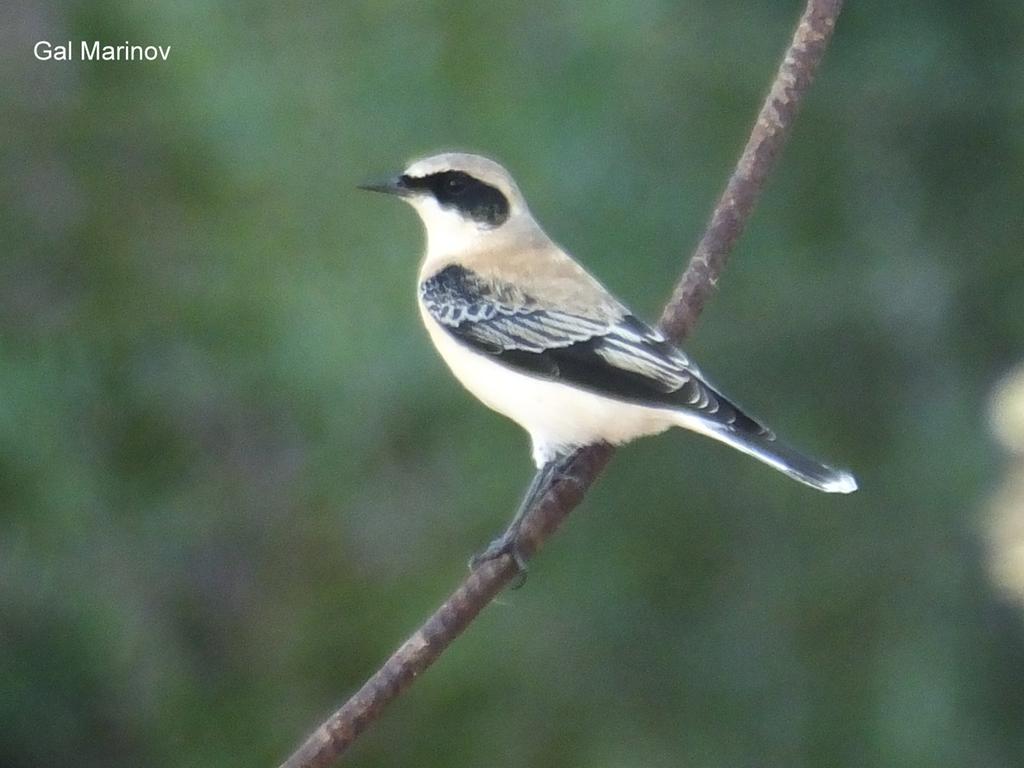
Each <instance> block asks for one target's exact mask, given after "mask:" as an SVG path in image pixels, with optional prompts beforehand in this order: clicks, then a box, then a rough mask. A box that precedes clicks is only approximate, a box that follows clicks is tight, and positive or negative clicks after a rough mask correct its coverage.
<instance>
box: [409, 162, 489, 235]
mask: <svg viewBox="0 0 1024 768" xmlns="http://www.w3.org/2000/svg"><path fill="white" fill-rule="evenodd" d="M402 185H403V186H405V187H406V188H408V189H414V190H420V191H423V192H427V193H429V194H431V195H433V196H434V198H435V199H436V200H437V202H439V203H440V204H441V205H442V206H443V207H445V208H455V209H456V210H458V211H459V212H460V213H462V214H463V215H464V216H467V217H468V218H471V219H472V220H473V221H475V222H477V223H479V224H485V225H487V226H489V227H497V226H500V225H501V224H503V223H504V222H505V220H506V219H507V218H508V211H509V204H508V198H506V197H505V195H503V194H502V193H501V190H499V189H498V188H496V187H492V186H491V185H490V184H487V183H485V182H483V181H480V179H478V178H476V177H475V176H472V175H470V174H468V173H465V172H464V171H440V172H438V173H431V174H429V175H427V176H408V175H406V176H402Z"/></svg>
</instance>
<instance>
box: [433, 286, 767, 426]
mask: <svg viewBox="0 0 1024 768" xmlns="http://www.w3.org/2000/svg"><path fill="white" fill-rule="evenodd" d="M420 298H421V300H422V301H423V304H424V306H425V307H426V309H427V311H428V313H429V314H430V316H431V317H432V318H433V319H434V320H436V321H437V322H438V323H439V324H440V325H441V326H442V327H443V328H444V329H445V330H446V331H447V332H448V333H449V334H451V335H452V336H453V337H454V338H455V339H457V340H458V341H460V342H461V343H463V344H465V345H467V346H469V347H471V348H473V349H475V350H477V351H478V352H482V353H484V354H487V355H489V356H491V357H492V358H494V359H495V360H496V361H498V362H500V363H502V364H504V365H507V366H509V367H511V368H513V369H516V370H519V371H521V372H523V373H527V374H530V375H534V376H539V377H542V378H546V379H552V380H557V381H562V382H564V383H566V384H570V385H572V386H576V387H580V388H581V389H586V390H589V391H592V392H595V393H598V394H601V395H604V396H606V397H611V398H615V399H618V400H624V401H627V402H633V403H637V404H641V405H648V406H652V407H661V408H664V407H669V408H673V409H676V410H683V411H689V412H691V413H694V414H695V415H700V416H701V417H703V418H705V419H707V420H708V421H710V422H713V423H715V424H717V425H719V426H723V427H726V428H728V429H730V430H735V431H736V432H739V433H741V434H745V435H756V436H764V437H769V438H770V436H771V433H770V431H769V430H768V429H767V428H765V427H764V426H763V425H761V424H760V423H759V422H758V421H756V420H755V419H753V418H751V417H750V416H748V415H746V414H745V413H743V411H742V410H741V409H740V408H739V407H738V406H736V405H735V404H734V403H732V402H730V401H729V400H728V399H727V398H725V397H724V396H723V395H721V394H720V393H719V392H717V391H716V390H715V389H714V388H713V387H712V386H711V385H710V384H708V383H707V382H706V381H705V380H704V378H703V377H702V375H701V374H700V372H699V371H698V370H697V368H696V367H695V366H694V365H693V364H692V363H691V362H690V360H689V359H688V358H687V356H686V355H685V354H684V353H683V352H682V351H681V350H679V349H678V348H677V347H676V346H674V345H673V344H672V343H671V342H669V341H668V340H667V339H666V338H665V337H664V336H663V335H662V334H661V333H660V332H659V331H657V330H656V329H653V328H651V327H649V326H648V325H646V324H645V323H644V322H642V321H641V320H639V319H637V318H636V317H634V316H633V315H630V314H628V312H627V311H626V310H625V309H624V308H623V309H622V311H621V313H619V314H614V313H609V312H606V311H603V312H594V313H590V314H589V315H588V314H586V313H583V312H580V311H574V312H567V311H563V310H559V309H555V308H551V307H544V306H542V305H540V304H539V303H538V302H537V301H535V300H534V299H533V298H531V297H530V296H529V295H526V294H525V293H523V292H521V291H519V290H518V289H516V288H515V287H513V286H510V285H507V284H496V283H494V282H493V281H487V280H484V279H482V278H480V277H479V276H478V275H476V274H475V273H474V272H472V271H471V270H468V269H466V268H465V267H461V266H449V267H446V268H445V269H443V270H441V271H440V272H438V273H436V274H435V275H433V276H432V277H430V278H428V279H426V280H424V281H423V283H422V284H421V285H420Z"/></svg>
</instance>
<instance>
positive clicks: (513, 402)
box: [421, 312, 703, 467]
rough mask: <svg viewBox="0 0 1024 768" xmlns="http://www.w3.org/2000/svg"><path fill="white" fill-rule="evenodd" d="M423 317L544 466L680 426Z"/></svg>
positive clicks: (473, 387)
mask: <svg viewBox="0 0 1024 768" xmlns="http://www.w3.org/2000/svg"><path fill="white" fill-rule="evenodd" d="M421 314H422V316H423V322H424V324H425V325H426V326H427V331H428V332H429V333H430V337H431V339H432V340H433V342H434V344H435V345H436V346H437V349H438V351H439V352H440V353H441V357H443V358H444V361H445V362H446V363H448V367H449V368H451V370H452V373H454V374H455V377H456V378H457V379H458V380H459V381H460V382H461V383H462V385H463V386H464V387H465V388H466V389H468V390H469V391H470V392H472V393H473V394H474V395H475V396H476V397H478V398H479V399H480V400H481V401H482V402H483V403H484V404H485V405H487V406H488V407H489V408H492V409H493V410H495V411H497V412H498V413H501V414H504V415H505V416H507V417H509V418H510V419H512V420H513V421H515V422H517V423H519V424H520V425H521V426H522V427H523V428H524V429H526V431H527V432H529V433H530V437H531V439H532V440H533V460H534V462H536V464H537V466H538V467H539V466H541V465H542V464H544V463H545V462H546V461H548V460H549V459H550V458H552V456H553V455H554V454H555V453H557V452H558V450H559V449H564V448H571V447H574V446H579V445H587V444H589V443H594V442H597V441H599V440H604V441H606V442H609V443H613V444H619V443H624V442H627V441H629V440H632V439H634V438H637V437H641V436H643V435H653V434H656V433H658V432H662V431H664V430H665V429H668V428H669V427H671V426H673V425H675V424H679V415H678V414H676V413H673V412H672V411H669V410H665V409H660V408H647V407H645V406H641V405H633V404H631V403H625V402H621V401H619V400H612V399H610V398H607V397H602V396H601V395H596V394H593V393H590V392H586V391H583V390H579V389H575V388H573V387H570V386H567V385H565V384H560V383H558V382H554V381H547V380H545V379H541V378H537V377H534V376H528V375H526V374H523V373H519V372H517V371H515V370H512V369H511V368H508V367H506V366H504V365H502V364H500V363H498V362H495V361H494V360H491V359H488V358H487V357H486V356H485V355H483V354H479V353H476V352H473V351H471V350H470V349H468V348H467V347H465V346H463V345H462V344H460V343H459V342H458V341H456V340H455V339H454V338H452V336H451V335H449V334H448V332H447V331H445V330H444V328H442V327H441V326H440V325H438V324H437V322H435V321H434V319H433V318H431V317H430V316H429V315H428V314H427V313H426V312H421ZM702 431H703V430H702Z"/></svg>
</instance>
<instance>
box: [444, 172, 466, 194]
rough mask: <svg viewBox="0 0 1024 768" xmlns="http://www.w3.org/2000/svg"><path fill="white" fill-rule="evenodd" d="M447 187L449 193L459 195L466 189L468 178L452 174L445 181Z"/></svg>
mask: <svg viewBox="0 0 1024 768" xmlns="http://www.w3.org/2000/svg"><path fill="white" fill-rule="evenodd" d="M445 188H446V189H447V191H448V193H449V194H452V195H458V194H461V193H462V192H465V191H466V180H465V179H462V178H459V177H458V176H450V177H448V180H447V181H446V182H445Z"/></svg>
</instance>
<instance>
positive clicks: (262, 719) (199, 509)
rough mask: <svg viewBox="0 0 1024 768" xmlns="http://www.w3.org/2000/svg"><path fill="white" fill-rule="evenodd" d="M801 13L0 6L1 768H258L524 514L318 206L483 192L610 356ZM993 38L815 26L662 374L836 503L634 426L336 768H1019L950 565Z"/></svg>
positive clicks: (1019, 155) (408, 255) (996, 276)
mask: <svg viewBox="0 0 1024 768" xmlns="http://www.w3.org/2000/svg"><path fill="white" fill-rule="evenodd" d="M801 7H802V4H801V3H799V2H795V1H790V2H781V3H780V2H777V1H772V2H769V1H768V0H762V1H760V2H743V3H721V2H715V1H714V0H698V1H692V2H669V1H668V0H664V1H662V2H658V1H656V0H636V1H634V2H629V3H626V2H593V3H588V4H573V3H546V4H534V3H521V4H485V3H440V2H422V3H416V4H412V3H397V2H359V3H357V2H335V3H328V2H322V3H303V4H298V5H295V6H289V5H288V4H285V3H270V2H259V3H248V4H244V5H242V4H238V5H233V4H226V3H225V4H211V3H207V2H181V3H179V2H165V3H162V4H156V3H149V2H137V1H136V2H113V1H110V2H54V1H52V0H51V1H49V2H46V1H44V2H30V3H29V2H22V1H21V0H15V2H13V4H12V3H5V4H4V9H3V10H2V11H0V55H2V59H0V74H2V89H3V90H2V101H0V105H2V117H0V147H2V149H0V158H2V174H0V189H2V192H3V202H2V208H0V238H2V243H3V246H4V247H3V254H2V256H0V764H2V765H3V766H5V767H7V768H20V766H57V765H61V766H63V765H75V766H83V767H85V766H114V767H120V766H161V767H162V766H211V767H213V768H217V767H219V766H240V765H245V766H259V765H264V766H271V765H276V764H277V762H278V761H279V760H280V759H282V758H283V757H285V756H286V755H287V754H288V753H289V752H290V751H291V749H292V748H293V747H294V746H295V745H297V744H298V742H299V741H300V739H301V738H303V737H304V736H305V735H306V733H307V732H308V731H309V730H310V729H311V728H312V727H313V726H315V725H316V724H317V723H318V722H319V720H320V719H321V717H322V716H324V715H326V714H327V713H328V712H329V711H330V710H331V709H332V708H333V707H334V706H335V705H337V704H339V703H340V702H341V701H342V700H344V698H345V697H346V695H347V694H348V693H350V692H351V691H353V690H354V689H355V688H356V687H357V686H358V685H359V684H360V683H361V682H362V680H363V679H364V678H365V677H366V675H368V674H369V673H370V672H371V671H372V670H374V669H375V668H376V666H377V665H378V663H379V662H381V661H382V660H383V658H384V657H385V656H386V655H387V654H388V653H390V651H391V650H392V649H393V648H394V647H395V646H396V645H397V644H398V643H399V642H400V641H401V640H402V639H404V637H405V636H406V634H407V633H408V632H410V631H411V630H412V629H413V628H414V627H415V626H416V625H417V624H418V622H419V621H420V620H421V619H422V618H424V617H425V616H426V615H427V613H428V612H429V611H430V610H432V609H433V607H434V606H435V605H436V604H438V603H439V602H440V600H441V599H442V598H443V597H444V596H445V595H446V594H447V592H448V590H449V589H451V588H452V587H453V586H454V585H455V584H456V583H457V581H458V580H459V579H460V578H461V577H462V576H463V574H464V569H465V563H466V560H467V557H468V556H469V555H470V554H471V553H473V552H474V551H477V550H478V549H480V548H481V547H482V546H483V545H484V544H486V542H488V541H489V540H490V538H491V537H492V536H493V535H495V534H496V533H497V532H498V531H499V530H500V529H501V528H502V526H503V525H504V523H505V521H506V519H507V518H508V516H509V514H510V513H511V511H512V509H513V508H514V505H515V503H516V501H517V500H518V496H519V494H520V492H521V490H522V488H523V487H524V485H525V483H526V482H527V480H528V478H529V476H530V472H531V466H530V463H529V457H528V446H527V441H526V437H525V434H524V433H522V432H521V431H520V430H519V429H518V427H516V426H515V425H513V424H511V423H509V422H506V421H504V420H503V419H502V418H501V417H499V416H497V415H495V414H492V413H491V412H489V411H487V410H486V409H484V408H483V407H482V406H480V405H479V404H477V403H476V402H475V401H473V400H472V399H471V398H470V396H469V395H467V394H465V393H464V392H463V391H462V390H461V389H460V388H459V387H458V386H457V385H456V384H455V383H454V380H453V379H452V378H451V376H450V375H449V373H448V372H447V370H446V369H445V368H444V366H443V364H442V363H441V361H440V360H439V359H438V358H437V357H436V356H435V353H434V352H433V350H432V349H431V348H430V347H429V345H428V344H427V342H426V335H425V333H424V331H423V329H422V328H421V327H420V322H419V319H418V316H417V312H416V309H415V303H414V295H415V294H414V291H415V272H416V266H417V260H418V254H419V252H420V250H421V248H422V240H423V238H422V233H421V231H420V225H419V223H418V222H417V220H416V219H415V217H414V215H413V213H412V212H411V211H409V210H407V209H405V208H403V207H401V206H400V205H398V204H395V203H390V202H388V201H386V200H382V199H380V198H376V197H372V196H370V195H365V194H363V193H360V192H357V191H356V190H355V188H354V187H355V185H356V184H357V183H358V182H360V181H363V180H365V179H367V178H373V177H376V176H379V175H380V174H382V173H384V172H388V171H391V170H395V169H398V168H400V167H402V166H403V165H404V163H405V162H406V161H407V160H409V159H410V158H412V157H415V156H418V155H422V154H425V153H429V152H432V151H436V150H440V149H449V148H462V149H473V150H477V151H482V152H485V153H486V154H490V155H493V156H495V157H497V158H498V159H500V160H502V161H503V162H504V163H505V164H506V165H507V166H508V167H509V168H510V169H511V170H512V172H513V173H514V174H515V176H516V177H517V179H518V180H519V182H520V185H521V186H522V188H523V189H524V191H525V193H526V195H527V197H528V199H529V200H530V202H531V206H532V208H533V210H534V212H535V213H536V215H537V216H538V218H539V219H540V220H541V221H542V222H543V223H544V225H545V226H546V228H547V230H548V231H549V232H550V233H551V234H552V236H553V237H554V238H555V239H556V240H558V241H559V242H561V243H562V244H563V245H565V246H566V247H567V248H569V249H570V250H571V251H572V252H573V253H575V254H576V255H577V256H578V257H579V258H580V259H581V260H582V261H584V262H585V263H586V264H587V265H588V266H589V267H590V268H591V269H592V270H593V271H594V272H595V273H596V274H597V275H598V276H599V277H600V278H601V279H602V280H603V281H604V282H605V283H606V284H607V285H609V287H611V288H612V289H613V290H614V291H615V292H617V293H618V294H620V295H621V296H622V297H623V298H624V299H625V300H626V301H627V302H629V303H630V304H632V305H633V306H634V307H635V308H636V310H637V311H638V312H639V313H640V314H641V315H644V316H646V317H648V318H650V319H654V318H655V317H656V316H657V313H658V311H659V308H660V306H661V304H662V303H663V302H664V300H665V299H666V298H667V296H668V294H669V292H670V290H671V286H672V284H673V282H674V280H675V279H676V277H677V276H678V274H679V273H680V271H681V269H682V267H683V265H684V263H685V258H686V256H687V254H688V253H689V251H690V249H691V248H692V246H693V245H694V244H695V242H696V240H697V238H698V236H699V234H700V232H701V230H702V227H703V224H704V222H705V219H706V217H707V215H708V213H709V212H710V210H711V207H712V205H713V203H714V200H715V198H716V196H717V194H718V193H719V191H720V190H721V188H722V186H723V184H724V182H725V179H726V177H727V175H728V173H729V172H730V170H731V168H732V165H733V163H734V161H735V159H736V156H737V154H738V152H739V150H740V148H741V146H742V144H743V142H744V141H745V139H746V136H747V133H748V131H749V128H750V125H751V122H752V120H753V117H754V115H755V113H756V110H757V109H758V107H759V105H760V101H761V99H762V97H763V94H764V91H765V89H766V88H767V85H768V83H769V82H770V79H771V77H772V76H773V74H774V70H775V67H776V64H777V62H778V59H779V57H780V55H781V53H782V51H783V49H784V47H785V45H786V43H787V42H788V40H789V36H790V33H791V30H792V27H793V25H794V23H795V20H796V18H797V16H798V14H799V11H800V9H801ZM44 39H45V40H51V41H64V40H69V39H70V40H73V41H75V45H76V46H77V41H79V40H83V39H84V40H94V39H99V40H102V41H105V42H109V43H121V42H123V41H125V40H129V41H132V42H135V43H148V44H160V45H170V46H171V47H172V52H171V57H170V60H169V61H168V62H166V63H164V62H154V63H138V62H136V63H124V62H120V63H84V62H77V61H76V62H71V63H60V62H40V61H36V60H35V59H34V58H33V56H32V46H33V44H34V43H35V42H36V41H38V40H44ZM1022 41H1024V6H1022V5H1021V3H1020V2H1018V1H1016V0H1003V1H1001V2H1000V1H997V0H987V1H985V2H975V3H969V4H968V3H961V2H951V1H949V0H946V1H943V2H935V0H928V1H927V2H925V1H924V0H918V1H917V2H906V3H899V4H895V5H894V4H891V3H885V2H881V1H880V0H874V1H869V2H851V3H849V7H848V8H847V10H846V12H845V13H844V14H843V17H842V19H841V21H840V24H839V31H838V35H837V38H836V40H835V42H834V45H833V47H832V49H831V50H830V52H829V54H828V56H827V58H826V61H825V65H824V68H823V70H822V72H821V74H820V76H819V78H818V80H817V82H816V84H815V87H814V89H813V90H812V92H811V94H810V97H809V99H808V101H807V103H806V105H805V109H804V111H803V113H802V114H801V116H800V119H799V120H798V121H797V125H796V130H795V133H794V135H793V137H792V141H791V143H790V145H789V146H788V147H787V150H786V152H785V153H784V155H783V157H782V162H781V165H780V167H779V169H778V171H777V173H775V174H774V176H773V177H772V179H771V181H770V184H769V187H768V189H767V192H766V194H765V196H764V198H763V200H762V202H761V205H760V207H759V208H758V210H757V212H756V215H755V217H754V219H753V221H752V222H751V225H750V228H749V230H748V232H747V234H746V235H745V236H744V238H743V240H742V241H741V242H740V244H739V246H738V248H737V250H736V252H735V254H734V260H733V261H732V262H731V263H730V265H729V268H728V269H727V271H726V273H725V276H724V278H723V280H722V281H721V284H720V286H719V287H720V292H719V295H718V296H717V297H716V298H715V299H714V301H713V302H712V303H711V305H710V306H709V307H708V310H707V311H706V312H705V314H704V316H703V319H702V322H701V325H700V327H699V329H698V331H697V333H696V335H695V336H694V338H693V339H692V340H691V342H690V343H689V345H688V349H689V350H690V351H691V352H692V354H693V355H694V357H695V358H696V359H697V360H698V361H699V362H701V364H702V366H703V367H704V368H705V370H707V371H709V373H710V374H711V375H712V376H713V377H714V378H715V379H716V380H718V381H719V382H721V383H722V386H723V388H724V389H725V390H726V391H727V392H729V393H732V394H733V395H734V396H735V397H736V398H737V399H738V400H739V401H740V402H743V403H745V404H747V405H748V407H749V408H750V409H751V410H752V411H753V412H754V413H757V414H760V415H761V416H763V417H764V418H765V419H766V421H768V422H769V423H770V424H771V425H773V426H774V427H775V428H776V430H777V431H778V432H779V433H781V434H782V435H784V436H786V437H787V438H788V439H789V440H790V441H791V442H793V443H796V444H797V445H800V446H804V447H806V448H807V449H808V450H809V451H810V452H812V453H815V454H817V455H820V456H822V457H825V458H828V459H830V460H832V461H835V462H836V463H840V464H844V465H846V466H849V467H851V468H853V469H854V470H855V471H856V473H857V475H858V477H859V479H860V481H861V486H862V490H861V491H860V492H859V493H857V494H855V495H854V496H852V497H848V498H836V497H832V496H826V495H823V494H816V493H813V492H812V491H810V490H808V489H806V488H804V487H802V486H800V485H798V484H796V483H793V482H790V481H788V480H786V479H785V478H783V477H782V476H781V475H778V474H776V473H774V472H772V471H771V470H769V469H766V468H765V467H763V466H761V465H760V464H757V463H756V462H753V461H751V460H750V459H748V458H745V457H743V456H741V455H740V454H738V453H735V452H732V451H730V450H728V449H726V448H724V447H722V446H720V445H717V444H712V443H711V442H709V441H708V440H706V439H701V438H699V437H695V436H691V435H688V434H684V433H681V432H678V431H677V432H673V433H670V434H666V435H663V436H660V437H658V438H653V439H649V440H646V441H643V442H641V443H638V444H636V445H634V446H631V447H629V448H628V449H625V450H623V451H621V452H620V453H619V455H618V456H617V457H616V459H615V461H614V462H613V464H612V465H611V467H610V468H609V470H608V472H607V473H606V474H605V476H604V477H603V478H602V480H601V481H600V483H599V485H598V486H597V487H596V488H595V489H594V491H593V492H592V493H591V494H590V495H589V497H588V498H587V500H586V502H585V503H584V505H583V506H582V507H581V508H580V509H579V510H577V512H576V513H575V514H574V515H573V517H572V518H571V519H570V521H569V523H568V525H567V526H566V527H565V528H564V529H563V531H562V532H561V533H560V534H559V535H558V536H557V537H556V538H555V539H553V540H552V542H551V543H550V545H549V546H548V548H546V549H545V550H544V552H543V553H542V554H541V555H540V556H539V557H538V559H537V560H536V561H535V563H534V565H533V569H532V573H531V576H530V580H529V582H528V584H527V586H526V587H525V588H524V589H522V590H520V591H518V592H513V593H508V594H506V595H504V596H503V597H502V598H501V599H500V601H499V603H498V604H496V605H494V606H492V607H490V608H489V609H488V610H487V611H486V612H485V614H484V615H483V616H482V617H481V619H480V620H479V621H478V622H477V623H476V624H475V625H474V626H473V627H472V628H471V629H470V631H469V632H468V633H467V634H466V635H465V637H464V638H462V639H461V640H460V641H459V642H458V643H457V644H456V645H455V646H454V647H453V648H452V649H451V651H450V652H449V653H448V654H446V655H445V656H444V657H443V658H442V659H441V660H440V662H439V663H438V664H437V665H436V667H435V668H433V669H431V671H430V672H429V673H428V674H427V675H426V676H424V678H423V679H422V680H421V681H420V682H419V683H418V684H417V685H416V686H414V688H413V689H412V690H410V691H409V693H408V695H406V696H405V697H403V699H402V700H401V701H400V702H399V703H398V704H397V705H396V706H394V707H393V708H392V709H391V710H390V711H389V712H388V713H387V714H386V716H385V718H384V719H383V720H382V721H381V722H379V723H378V724H377V725H376V726H375V727H374V728H373V729H372V731H371V732H369V733H368V734H367V735H366V736H365V738H364V739H362V740H361V741H360V742H359V743H358V745H357V746H356V747H355V749H354V750H353V751H352V753H351V762H352V764H354V765H360V766H396V765H416V766H445V767H449V768H450V767H453V766H481V765H500V766H524V767H525V766H544V767H546V766H552V767H554V766H558V767H560V768H561V767H574V766H581V767H583V766H586V767H588V768H604V767H606V766H607V767H609V768H611V767H612V766H614V767H615V768H620V767H628V768H631V767H633V766H638V767H639V766H643V767H645V768H647V767H655V768H661V767H662V766H664V767H668V766H679V765H685V766H692V767H694V768H702V767H704V766H707V767H708V768H712V767H713V768H719V767H722V768H724V767H726V766H728V767H730V768H734V767H736V766H750V767H753V766H798V767H802V766H850V767H862V766H910V767H914V766H921V767H922V768H925V767H928V768H931V767H933V766H940V765H941V766H966V765H970V766H993V767H995V766H999V767H1001V766H1016V765H1024V620H1022V614H1021V612H1020V610H1019V604H1018V603H1017V602H1015V600H1014V599H1013V597H1012V595H1010V594H1008V593H1005V592H1003V591H1001V590H1000V589H999V588H998V587H996V586H994V585H993V583H992V580H991V579H990V576H989V565H988V562H989V557H990V552H989V546H990V545H993V546H999V544H1000V542H999V540H998V537H996V538H993V537H991V536H989V535H988V533H987V531H988V525H989V518H990V513H991V499H992V498H993V496H994V494H996V493H997V490H998V489H999V488H1000V486H1001V484H1002V483H1003V482H1004V477H1005V475H1006V472H1007V468H1008V467H1009V465H1010V462H1009V460H1008V459H1007V457H1006V456H1005V455H1004V453H1003V452H1002V451H1001V449H1000V448H999V447H998V445H997V444H996V442H995V441H994V440H993V439H992V438H991V437H990V432H989V429H988V426H987V413H988V411H987V409H988V405H987V403H988V398H989V394H990V392H991V391H992V388H993V387H994V385H995V383H996V382H997V381H998V380H999V378H1000V376H1002V375H1003V374H1004V373H1005V372H1006V371H1008V370H1009V369H1010V368H1011V367H1012V366H1013V365H1015V364H1017V363H1018V362H1020V361H1021V360H1022V358H1024V352H1022V343H1021V340H1022V339H1024V311H1022V309H1024V269H1022V267H1024V264H1022V243H1024V215H1022V199H1024V56H1022V48H1024V43H1022ZM1012 508H1013V504H1012V503H1011V509H1012ZM1018 512H1019V513H1020V514H1022V515H1024V502H1021V505H1020V507H1019V508H1018Z"/></svg>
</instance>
